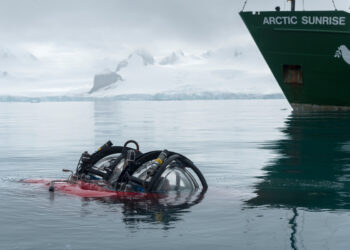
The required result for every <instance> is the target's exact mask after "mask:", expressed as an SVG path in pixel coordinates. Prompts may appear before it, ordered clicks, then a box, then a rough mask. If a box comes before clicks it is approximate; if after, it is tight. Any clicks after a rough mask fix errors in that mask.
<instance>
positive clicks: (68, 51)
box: [0, 0, 349, 96]
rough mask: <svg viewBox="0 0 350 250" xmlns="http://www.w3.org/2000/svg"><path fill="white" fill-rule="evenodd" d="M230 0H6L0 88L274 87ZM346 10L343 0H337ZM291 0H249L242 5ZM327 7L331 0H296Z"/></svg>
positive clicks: (151, 90)
mask: <svg viewBox="0 0 350 250" xmlns="http://www.w3.org/2000/svg"><path fill="white" fill-rule="evenodd" d="M243 3H244V1H243V0H242V1H231V0H218V1H211V0H191V1H185V0H167V1H164V0H153V1H141V0H139V1H122V0H101V1H97V0H93V1H92V0H75V1H68V0H52V1H46V0H28V1H19V0H11V1H10V0H3V1H1V8H0V29H1V33H0V96H8V95H10V96H116V95H127V94H159V93H163V94H164V93H187V94H188V93H191V94H195V93H208V92H211V93H243V94H244V93H246V94H251V93H255V94H271V93H280V90H279V88H278V86H277V84H276V83H275V80H274V79H273V77H272V75H271V73H270V71H269V69H268V67H267V65H266V64H265V62H264V60H263V58H262V56H261V55H260V53H259V51H258V49H257V48H256V46H255V44H254V42H253V41H252V39H251V37H250V35H249V33H248V31H247V29H246V28H245V26H244V24H243V22H242V21H241V20H240V17H239V15H238V13H239V11H240V10H241V9H242V7H243ZM335 3H336V5H337V8H338V9H343V10H348V8H349V6H348V5H349V3H348V1H345V0H342V1H335ZM277 5H279V6H281V8H282V9H287V8H289V3H288V2H287V1H285V0H267V1H248V3H247V5H246V10H273V9H274V7H275V6H277ZM297 8H298V9H332V8H333V5H332V2H331V1H316V0H312V1H311V0H310V1H308V0H305V4H304V6H303V5H302V1H297Z"/></svg>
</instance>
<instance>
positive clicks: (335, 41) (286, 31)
mask: <svg viewBox="0 0 350 250" xmlns="http://www.w3.org/2000/svg"><path fill="white" fill-rule="evenodd" d="M240 16H241V18H242V19H243V21H244V23H245V25H246V26H247V28H248V30H249V32H250V33H251V35H252V37H253V39H254V41H255V43H256V44H257V46H258V47H259V49H260V51H261V53H262V55H263V57H264V58H265V60H266V62H267V64H268V65H269V67H270V69H271V71H272V73H273V75H274V77H275V79H276V80H277V82H278V84H279V86H280V87H281V89H282V91H283V93H284V95H285V96H286V98H287V99H288V101H289V103H290V104H291V105H292V107H293V108H294V109H297V110H298V109H320V110H350V50H349V49H350V15H349V13H347V12H344V11H273V12H241V13H240Z"/></svg>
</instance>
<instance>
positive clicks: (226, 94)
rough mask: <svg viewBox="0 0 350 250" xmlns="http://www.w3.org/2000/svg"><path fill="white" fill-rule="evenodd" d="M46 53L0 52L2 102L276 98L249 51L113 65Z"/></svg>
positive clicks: (143, 58)
mask: <svg viewBox="0 0 350 250" xmlns="http://www.w3.org/2000/svg"><path fill="white" fill-rule="evenodd" d="M39 52H40V50H39ZM47 53H48V52H46V54H47ZM50 53H51V52H50ZM50 53H49V54H50ZM52 53H53V54H54V55H55V57H53V56H47V55H46V56H40V55H39V56H37V55H35V54H34V53H31V52H29V51H24V50H8V49H0V87H1V88H0V96H2V97H4V98H5V99H4V98H3V99H4V100H8V98H9V97H11V96H17V97H21V98H22V97H30V98H32V97H33V98H34V97H35V98H36V97H40V98H44V99H43V100H47V98H46V97H49V99H50V98H51V97H53V98H54V99H53V100H56V99H57V98H56V97H59V98H58V99H57V100H62V98H61V97H67V98H68V99H67V100H72V98H73V99H74V98H75V99H77V100H78V99H79V100H81V98H83V99H84V98H85V99H88V100H90V99H95V98H112V99H117V100H119V99H123V100H125V99H146V100H164V99H175V100H178V99H234V98H235V99H236V98H265V97H267V98H274V97H276V96H282V95H281V91H280V89H279V87H278V85H277V83H276V82H275V80H274V78H273V76H272V74H271V73H270V71H269V69H268V67H267V65H266V63H265V62H264V60H263V58H262V56H260V54H259V52H258V51H257V49H256V48H255V47H254V48H251V47H228V48H220V49H213V50H208V51H195V52H191V53H188V52H186V51H184V50H177V51H174V52H169V53H159V54H151V53H150V52H147V51H146V50H141V49H139V50H136V51H134V52H133V53H131V54H129V55H128V56H125V57H124V58H123V57H121V58H119V59H118V55H117V54H116V55H108V56H104V57H98V54H89V55H86V56H85V57H84V55H83V54H77V55H79V56H75V54H74V53H73V52H71V51H68V52H67V51H63V52H60V51H58V52H57V51H53V52H52ZM71 53H73V54H71ZM67 61H69V64H67ZM96 71H97V72H96ZM21 98H20V99H21ZM55 98H56V99H55ZM10 99H11V98H10ZM63 99H64V100H65V98H63ZM16 100H17V99H16ZM21 100H22V99H21ZM23 100H27V99H26V98H24V99H23Z"/></svg>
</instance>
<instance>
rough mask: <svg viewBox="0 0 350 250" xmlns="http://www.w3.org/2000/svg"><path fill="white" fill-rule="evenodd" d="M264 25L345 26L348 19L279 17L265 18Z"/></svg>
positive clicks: (338, 17) (337, 17) (335, 17)
mask: <svg viewBox="0 0 350 250" xmlns="http://www.w3.org/2000/svg"><path fill="white" fill-rule="evenodd" d="M263 24H264V25H297V24H303V25H334V26H339V25H341V26H345V25H346V17H344V16H342V17H340V16H333V17H328V16H302V17H299V18H298V17H297V16H277V17H264V21H263Z"/></svg>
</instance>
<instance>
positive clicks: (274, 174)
mask: <svg viewBox="0 0 350 250" xmlns="http://www.w3.org/2000/svg"><path fill="white" fill-rule="evenodd" d="M282 132H283V134H284V138H283V139H281V140H278V141H275V142H272V143H268V144H266V145H264V148H267V149H270V150H272V151H273V153H275V154H276V155H277V156H276V158H275V159H274V160H273V161H271V162H270V163H269V164H268V165H267V166H265V167H264V168H263V170H264V171H265V175H264V176H261V177H258V178H259V179H261V180H260V181H258V183H257V184H256V185H255V193H256V197H254V198H252V199H250V200H248V201H246V205H248V207H257V206H266V207H270V208H287V209H291V210H292V212H293V215H292V216H291V217H290V218H289V219H288V224H289V227H290V229H291V235H290V238H289V239H290V246H291V248H292V249H298V247H297V245H298V244H297V242H298V240H297V239H296V238H297V235H298V234H297V233H298V231H300V229H299V230H298V223H297V222H298V216H299V214H300V210H308V211H316V212H317V211H334V210H347V209H350V184H349V181H350V161H349V160H350V112H346V113H344V112H343V113H293V114H292V115H291V116H290V117H289V118H288V119H287V120H286V124H285V127H284V128H283V130H282Z"/></svg>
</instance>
